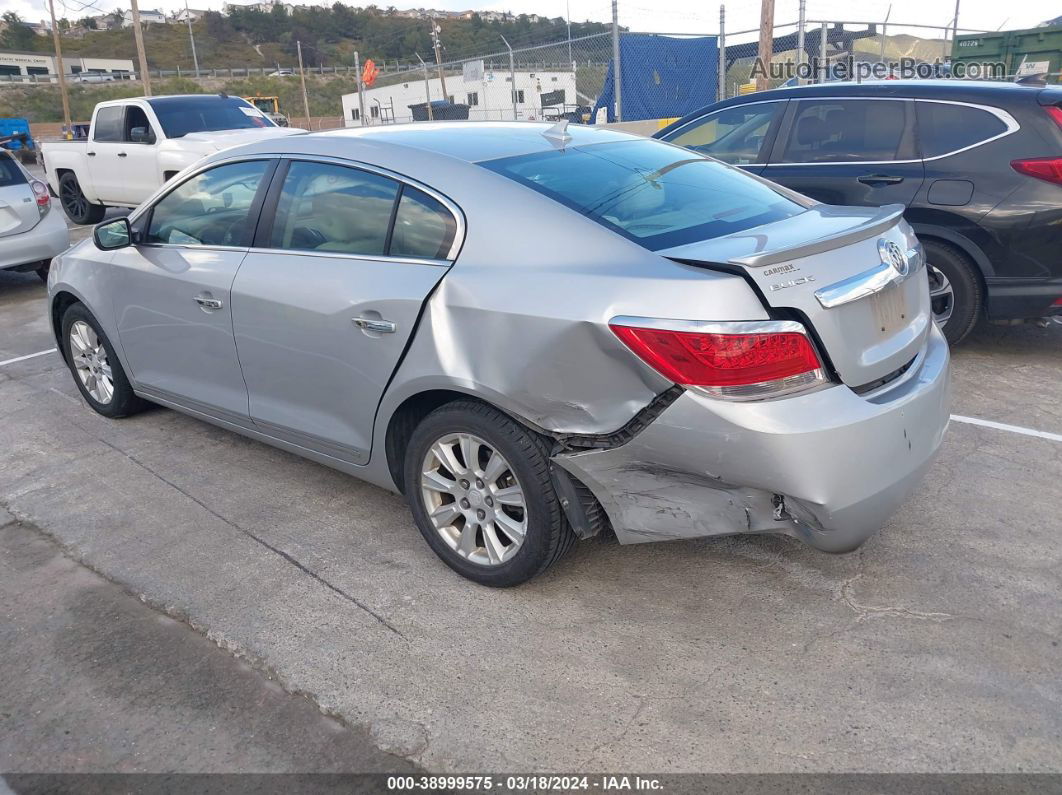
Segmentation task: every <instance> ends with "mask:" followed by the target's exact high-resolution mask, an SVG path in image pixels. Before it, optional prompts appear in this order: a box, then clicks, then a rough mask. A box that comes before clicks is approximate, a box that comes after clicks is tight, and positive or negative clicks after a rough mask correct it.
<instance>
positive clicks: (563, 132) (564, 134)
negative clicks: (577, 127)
mask: <svg viewBox="0 0 1062 795" xmlns="http://www.w3.org/2000/svg"><path fill="white" fill-rule="evenodd" d="M542 137H543V138H545V139H546V140H548V141H552V142H553V143H555V144H560V148H561V149H563V148H564V146H565V144H567V143H568V142H569V141H570V140H572V137H571V135H569V134H568V120H567V119H561V120H560V121H559V122H557V123H556V124H554V125H553V126H552V127H550V128H549V129H548V130H546V131H544V132H543V133H542Z"/></svg>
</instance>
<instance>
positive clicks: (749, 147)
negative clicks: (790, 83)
mask: <svg viewBox="0 0 1062 795" xmlns="http://www.w3.org/2000/svg"><path fill="white" fill-rule="evenodd" d="M784 107H785V103H784V102H757V103H754V104H750V105H738V106H736V107H732V108H723V109H722V110H718V111H716V112H715V113H710V114H708V115H707V116H705V117H704V118H703V119H699V120H698V121H695V122H692V123H690V124H687V125H686V126H685V127H683V128H682V129H680V130H678V131H676V132H675V133H673V134H672V135H669V136H667V137H666V138H665V140H666V141H669V142H670V143H673V144H678V145H679V146H685V147H686V148H687V149H693V150H694V151H696V152H703V153H704V154H706V155H711V156H712V157H714V158H717V159H719V160H722V161H723V162H724V163H733V164H734V165H739V166H743V165H748V164H750V163H763V162H764V159H763V158H762V157H761V150H762V148H763V144H764V141H765V140H766V138H767V131H768V130H769V129H770V127H771V122H773V121H774V120H775V119H776V118H777V117H778V115H779V114H780V113H781V112H782V109H783V108H784Z"/></svg>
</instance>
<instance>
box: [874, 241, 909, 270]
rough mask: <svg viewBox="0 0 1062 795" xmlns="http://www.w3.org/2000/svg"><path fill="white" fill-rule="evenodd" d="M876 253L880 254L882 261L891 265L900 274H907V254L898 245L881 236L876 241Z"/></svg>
mask: <svg viewBox="0 0 1062 795" xmlns="http://www.w3.org/2000/svg"><path fill="white" fill-rule="evenodd" d="M878 254H880V255H881V261H882V262H884V263H885V264H886V265H891V266H892V267H893V268H895V269H896V272H897V273H899V274H900V275H901V276H906V275H907V271H908V269H909V268H910V264H909V263H908V262H907V255H906V254H904V253H903V249H902V248H900V247H899V246H898V245H896V244H895V243H893V242H892V241H891V240H885V239H884V238H882V239H881V240H879V241H878Z"/></svg>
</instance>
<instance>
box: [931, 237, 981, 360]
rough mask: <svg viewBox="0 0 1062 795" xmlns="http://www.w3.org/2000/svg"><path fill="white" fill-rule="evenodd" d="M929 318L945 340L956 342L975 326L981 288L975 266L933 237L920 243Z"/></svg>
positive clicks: (952, 343) (959, 253)
mask: <svg viewBox="0 0 1062 795" xmlns="http://www.w3.org/2000/svg"><path fill="white" fill-rule="evenodd" d="M922 245H923V248H924V249H925V254H926V270H927V271H928V276H929V298H930V303H931V304H932V307H933V319H934V320H935V321H936V322H937V325H938V326H940V330H941V331H943V332H944V336H945V337H946V338H947V340H948V343H949V344H951V345H957V344H958V343H959V342H960V341H961V340H962V339H963V338H964V337H965V336H966V335H967V334H969V333H970V332H971V331H973V327H974V326H976V325H977V319H978V318H979V317H980V316H981V308H982V306H983V303H984V290H983V289H982V287H981V280H980V278H978V274H977V272H976V268H977V266H976V265H975V264H974V263H973V262H972V261H971V260H970V258H969V257H967V256H966V255H965V254H963V253H962V252H961V251H959V250H958V249H957V248H955V247H954V246H950V245H948V244H947V243H940V242H937V241H936V240H926V241H925V242H924V243H923V244H922Z"/></svg>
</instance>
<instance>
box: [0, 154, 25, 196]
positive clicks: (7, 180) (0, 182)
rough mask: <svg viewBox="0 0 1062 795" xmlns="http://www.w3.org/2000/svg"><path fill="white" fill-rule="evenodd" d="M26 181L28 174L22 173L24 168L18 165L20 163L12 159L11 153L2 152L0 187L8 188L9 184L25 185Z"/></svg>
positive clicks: (0, 155)
mask: <svg viewBox="0 0 1062 795" xmlns="http://www.w3.org/2000/svg"><path fill="white" fill-rule="evenodd" d="M25 182H26V175H25V174H23V173H22V169H20V168H19V167H18V164H17V163H15V161H14V160H12V159H11V155H9V154H8V153H7V152H0V188H6V187H8V186H9V185H23V184H25Z"/></svg>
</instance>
